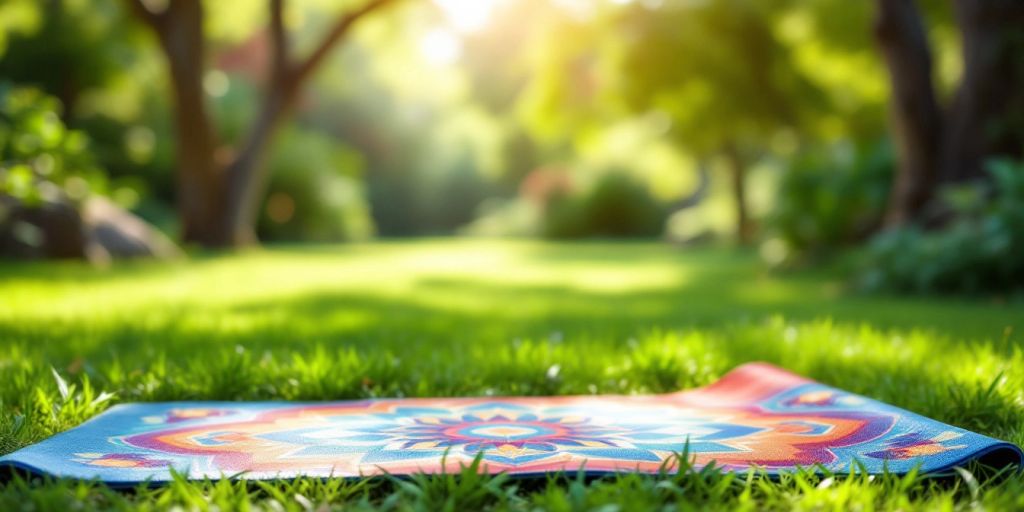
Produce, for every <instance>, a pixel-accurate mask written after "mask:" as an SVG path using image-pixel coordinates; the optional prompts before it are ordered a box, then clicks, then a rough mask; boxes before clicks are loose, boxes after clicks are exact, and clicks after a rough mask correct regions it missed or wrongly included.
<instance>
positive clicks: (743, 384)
mask: <svg viewBox="0 0 1024 512" xmlns="http://www.w3.org/2000/svg"><path fill="white" fill-rule="evenodd" d="M684 447H685V448H687V449H688V450H689V452H688V453H689V456H690V457H692V458H693V460H694V462H695V464H696V465H697V466H698V467H702V466H705V465H707V464H710V463H712V462H714V464H715V465H716V466H718V467H721V468H723V469H725V470H729V471H743V470H747V469H748V468H752V467H755V468H759V469H762V470H764V471H766V472H768V473H771V474H778V473H782V472H787V471H793V470H796V469H798V468H801V467H805V468H806V467H809V466H814V465H818V464H820V465H821V466H822V467H824V468H827V469H828V470H830V471H835V472H840V473H842V472H848V471H851V468H852V465H853V464H856V462H855V461H857V462H859V464H861V465H863V468H865V469H867V470H868V471H870V472H872V473H880V472H883V471H885V470H886V469H888V470H889V471H890V472H893V473H904V472H907V471H909V470H911V469H912V468H915V467H919V468H920V470H922V471H924V472H927V473H937V472H943V471H944V470H948V469H950V468H952V467H953V466H956V465H962V464H965V463H967V462H969V461H971V460H975V459H983V461H985V462H987V463H990V464H993V465H1004V464H1010V463H1017V464H1020V462H1021V458H1022V453H1021V450H1020V449H1019V448H1018V447H1016V446H1014V445H1012V444H1009V443H1005V442H1001V441H998V440H996V439H992V438H989V437H986V436H983V435H980V434H975V433H972V432H969V431H966V430H963V429H960V428H956V427H953V426H950V425H945V424H943V423H940V422H937V421H934V420H930V419H928V418H924V417H922V416H919V415H916V414H913V413H910V412H907V411H904V410H901V409H898V408H896V407H892V406H889V405H886V404H883V403H880V402H877V401H874V400H871V399H868V398H864V397H862V396H857V395H854V394H851V393H847V392H844V391H840V390H838V389H835V388H831V387H828V386H824V385H822V384H818V383H816V382H813V381H810V380H807V379H804V378H802V377H798V376H796V375H793V374H791V373H788V372H786V371H784V370H781V369H778V368H775V367H773V366H769V365H767V364H761V363H753V364H748V365H744V366H741V367H739V368H737V369H735V370H733V371H732V372H730V373H729V374H728V375H726V376H725V377H723V378H722V379H721V380H719V381H718V382H716V383H714V384H712V385H710V386H707V387H704V388H698V389H694V390H690V391H682V392H678V393H671V394H664V395H654V396H570V397H529V398H527V397H516V398H505V397H500V398H499V397H487V398H437V399H396V400H390V399H384V400H359V401H343V402H318V403H293V402H255V403H246V402H178V403H139V404H124V405H118V406H115V407H112V408H111V409H110V410H108V411H107V412H105V413H103V414H101V415H99V416H97V417H96V418H94V419H92V420H90V421H88V422H86V423H84V424H82V425H81V426H78V427H76V428H73V429H71V430H69V431H67V432H64V433H61V434H57V435H55V436H53V437H51V438H49V439H47V440H45V441H42V442H40V443H38V444H35V445H32V446H28V447H26V448H24V449H22V450H19V451H17V452H14V453H12V454H10V455H7V456H5V457H2V458H0V465H9V466H14V467H17V468H21V469H23V470H28V471H30V472H33V473H39V474H48V475H54V476H60V477H70V478H76V479H89V480H92V479H98V480H102V481H104V482H107V483H109V484H112V485H131V484H136V483H139V482H144V481H149V482H154V483H157V482H165V481H167V480H169V479H170V478H171V470H172V468H173V470H175V471H178V472H180V473H182V474H184V475H186V476H187V477H188V478H193V479H198V478H212V479H217V478H227V477H238V478H247V479H274V478H292V477H297V476H311V477H359V476H369V475H377V474H383V473H389V474H393V475H408V474H412V473H420V472H426V473H437V472H441V471H458V470H459V469H460V468H461V467H462V465H468V464H470V463H471V462H472V461H473V459H474V457H476V456H477V455H480V456H481V458H482V459H481V470H483V471H487V472H490V473H498V472H508V473H511V474H514V475H540V474H545V473H550V472H557V471H569V472H577V471H579V470H581V469H582V470H583V471H585V472H586V473H588V474H592V475H597V474H605V473H614V472H626V471H638V472H643V473H657V472H658V471H659V470H661V469H662V468H665V469H669V470H671V469H672V468H673V467H675V466H676V465H677V464H676V462H677V461H678V458H676V457H674V454H678V453H679V452H682V451H683V450H684ZM857 470H859V468H857Z"/></svg>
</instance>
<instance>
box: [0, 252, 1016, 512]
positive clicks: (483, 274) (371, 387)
mask: <svg viewBox="0 0 1024 512" xmlns="http://www.w3.org/2000/svg"><path fill="white" fill-rule="evenodd" d="M1022 328H1024V306H1022V305H1021V304H1004V303H1001V302H999V301H979V300H974V301H967V300H955V299H926V298H896V297H877V296H875V297H868V296H858V295H856V294H851V293H849V292H847V291H845V290H844V288H843V286H842V283H841V282H840V281H838V280H836V279H835V278H834V277H833V276H831V275H829V274H828V273H825V272H815V273H796V274H791V275H777V274H770V273H767V272H765V271H764V270H763V269H762V268H761V267H760V266H759V265H758V263H757V260H756V258H755V257H753V256H752V255H749V254H743V253H738V252H735V251H730V250H726V249H701V250H682V249H677V248H671V247H668V246H663V245H655V244H624V245H615V244H596V243H594V244H574V245H573V244H568V245H551V244H540V243H525V242H523V243H512V242H508V243H496V242H486V243H484V242H469V241H424V242H408V243H382V244H374V245H365V246H339V247H315V248H275V249H268V250H262V251H253V252H249V253H245V254H241V255H233V256H211V257H197V258H194V259H192V260H190V261H187V262H176V263H162V264H161V263H135V264H128V265H123V266H116V267H114V268H111V269H94V268H89V267H85V266H81V265H77V264H4V265H3V266H0V383H2V384H0V453H7V452H10V451H13V450H15V449H17V448H19V447H21V446H24V445H26V444H29V443H32V442H35V441H38V440H40V439H43V438H45V437H47V436H48V435H50V434H53V433H54V432H58V431H61V430H65V429H68V428H71V427H73V426H75V425H77V424H79V423H81V422H82V421H84V420H86V419H87V418H89V417H90V416H92V415H95V414H98V413H99V412H102V410H104V409H105V408H107V407H108V406H110V405H112V404H114V403H116V402H126V401H155V400H187V399H225V400H258V399H286V400H317V399H346V398H363V397H383V396H387V397H401V396H464V395H481V394H495V395H505V394H526V395H550V394H576V393H622V392H625V393H655V392H663V391H672V390H677V389H680V388H686V387H692V386H698V385H702V384H707V383H709V382H711V381H713V380H715V379H716V378H717V377H719V376H721V375H722V374H723V373H725V372H726V371H728V370H729V369H730V368H732V367H734V366H736V365H738V364H740V363H743V362H746V361H752V360H762V361H769V362H772V363H775V364H779V365H781V366H784V367H786V368H788V369H791V370H793V371H796V372H799V373H802V374H804V375H807V376H810V377H812V378H815V379H817V380H820V381H822V382H825V383H828V384H832V385H835V386H839V387H842V388H845V389H847V390H850V391H853V392H857V393H861V394H864V395H867V396H870V397H873V398H877V399H880V400H884V401H886V402H889V403H893V404H895V405H898V406H901V407H905V408H908V409H910V410H913V411H916V412H919V413H921V414H924V415H927V416H930V417H933V418H937V419H939V420H942V421H945V422H949V423H952V424H955V425H959V426H962V427H965V428H968V429H973V430H976V431H979V432H982V433H985V434H989V435H993V436H996V437H1000V438H1004V439H1007V440H1010V441H1013V442H1016V443H1024V351H1022V344H1024V341H1022V340H1024V337H1022V335H1021V334H1020V330H1021V329H1022ZM51 368H53V369H55V370H56V371H57V372H58V373H59V374H60V376H61V378H62V379H64V380H66V381H67V382H68V383H69V384H70V385H71V389H69V390H67V391H68V394H67V396H66V397H65V396H62V393H61V390H60V389H59V387H58V383H57V381H56V379H55V378H54V375H53V373H52V372H51ZM554 368H557V371H555V370H554ZM102 393H112V394H113V396H112V397H109V395H102ZM108 397H109V398H108ZM324 504H329V505H331V506H338V507H343V506H347V507H355V508H364V507H383V508H391V509H424V510H434V509H441V508H446V507H447V508H448V509H449V510H466V509H476V508H482V507H488V506H493V507H497V508H515V509H535V508H549V509H555V510H583V509H600V510H614V509H615V508H614V506H615V505H618V506H619V508H621V509H646V508H660V507H666V506H668V507H681V508H706V507H710V508H720V509H728V510H733V509H742V508H747V509H763V508H775V509H790V508H802V509H815V510H819V509H837V510H848V509H853V508H860V509H864V510H869V509H876V508H880V509H911V508H917V507H920V508H936V509H947V510H948V509H951V508H952V509H968V508H974V507H987V508H990V509H993V510H995V509H1007V508H1021V507H1024V481H1022V480H1021V479H1020V478H1018V477H1010V478H1006V479H1002V480H999V481H996V480H980V481H970V480H963V479H960V480H957V481H953V482H934V481H929V480H923V479H920V478H916V477H912V478H894V477H884V478H877V479H874V480H869V479H868V478H866V477H849V478H842V477H837V478H828V479H823V478H821V477H816V476H812V475H796V476H793V477H789V478H783V479H782V480H781V481H777V482H775V481H770V480H767V479H764V478H759V477H750V476H749V475H721V474H713V473H704V474H686V475H676V476H664V477H640V476H636V475H624V476H620V477H616V478H608V479H601V480H596V481H588V480H585V479H580V478H576V477H575V476H573V475H569V476H564V477H557V478H553V479H552V480H551V481H516V480H512V479H507V478H504V477H477V476H476V475H473V474H471V473H466V474H463V475H461V476H450V475H449V476H445V477H422V478H416V479H413V480H412V481H391V480H386V479H385V480H381V479H375V480H367V481H362V482H343V481H317V480H298V481H293V482H273V483H259V484H245V483H239V482H218V483H187V482H183V481H182V482H176V483H174V484H172V485H169V486H166V487H163V488H159V489H152V490H146V489H138V490H136V491H134V492H127V493H126V492H115V491H111V490H108V489H106V488H104V487H102V486H98V485H94V484H87V483H74V482H65V481H46V480H38V479H36V480H30V481H26V480H21V479H15V480H12V481H10V482H8V483H6V484H0V510H11V509H20V508H26V509H31V508H34V509H35V510H50V509H56V510H61V509H64V510H77V509H80V508H82V507H85V508H94V507H96V508H107V507H113V508H133V507H146V508H156V509H165V508H173V507H175V506H181V507H183V508H184V509H186V510H187V509H193V508H195V509H201V510H203V509H212V508H220V509H221V510H227V509H234V508H238V507H243V506H251V507H253V508H261V509H266V510H278V509H281V508H284V509H289V510H304V509H318V508H319V507H320V506H321V505H324Z"/></svg>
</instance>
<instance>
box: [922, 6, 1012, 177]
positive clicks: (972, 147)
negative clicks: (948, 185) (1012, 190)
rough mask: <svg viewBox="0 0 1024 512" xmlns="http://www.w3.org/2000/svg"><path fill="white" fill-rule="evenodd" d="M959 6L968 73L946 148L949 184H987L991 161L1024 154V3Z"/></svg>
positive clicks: (965, 72) (944, 156) (953, 107)
mask: <svg viewBox="0 0 1024 512" xmlns="http://www.w3.org/2000/svg"><path fill="white" fill-rule="evenodd" d="M954 5H955V8H956V18H957V22H958V24H959V25H960V31H961V34H962V35H963V63H964V69H963V76H962V78H961V81H960V87H959V89H958V90H957V93H956V96H955V98H954V100H953V104H952V105H951V108H950V112H949V117H948V123H947V130H946V134H945V138H944V141H943V144H942V153H941V155H942V167H941V175H942V179H943V181H944V182H964V181H970V180H974V179H985V178H986V175H985V171H984V162H985V159H986V158H990V157H993V156H1015V157H1019V156H1021V152H1022V151H1024V1H1021V0H957V1H956V2H955V3H954Z"/></svg>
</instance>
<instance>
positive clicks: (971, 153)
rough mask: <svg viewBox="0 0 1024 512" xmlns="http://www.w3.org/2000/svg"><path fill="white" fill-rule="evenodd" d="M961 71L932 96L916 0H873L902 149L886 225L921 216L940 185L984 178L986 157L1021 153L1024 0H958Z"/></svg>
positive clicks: (896, 135) (898, 144)
mask: <svg viewBox="0 0 1024 512" xmlns="http://www.w3.org/2000/svg"><path fill="white" fill-rule="evenodd" d="M953 6H954V11H955V15H956V20H957V24H958V25H959V29H960V32H961V36H962V41H963V42H962V46H963V51H962V56H961V58H962V60H963V75H962V76H961V78H960V84H959V88H958V90H957V92H956V94H955V96H954V99H953V101H952V103H951V104H950V105H948V106H947V107H946V108H945V109H943V106H942V105H940V103H939V102H938V100H937V99H936V94H935V85H934V82H933V76H932V65H931V62H932V57H931V47H930V44H929V41H928V38H927V34H926V32H925V30H924V22H923V21H922V16H921V13H920V12H919V11H918V9H917V6H916V4H915V2H914V0H877V1H876V14H877V17H876V21H875V36H876V39H877V41H878V44H879V47H880V48H881V51H882V53H883V55H884V56H885V60H886V64H887V66H888V69H889V78H890V84H891V88H892V95H891V101H890V104H891V107H890V110H891V118H892V130H893V137H894V139H895V141H896V147H897V149H898V155H899V168H898V170H897V172H896V174H895V181H894V183H893V191H892V195H891V198H890V203H889V208H888V213H887V215H886V223H887V224H888V225H889V226H895V225H900V224H904V223H907V222H910V221H913V220H917V219H921V218H922V217H923V216H924V215H926V214H927V212H926V207H927V205H928V204H929V202H930V201H931V199H932V198H933V197H934V195H935V191H936V190H937V189H938V188H939V186H940V185H941V184H944V183H954V182H963V181H969V180H978V179H985V173H984V161H985V160H986V159H987V158H990V157H992V156H997V155H998V156H1020V155H1021V152H1022V151H1024V60H1022V59H1021V58H1020V56H1021V55H1022V54H1024V2H1020V1H1018V0H955V1H954V2H953Z"/></svg>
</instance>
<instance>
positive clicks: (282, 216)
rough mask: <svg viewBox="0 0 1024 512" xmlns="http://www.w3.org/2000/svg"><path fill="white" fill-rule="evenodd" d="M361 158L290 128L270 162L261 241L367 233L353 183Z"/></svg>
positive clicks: (364, 209)
mask: <svg viewBox="0 0 1024 512" xmlns="http://www.w3.org/2000/svg"><path fill="white" fill-rule="evenodd" d="M362 167H363V164H362V158H361V157H360V156H359V154H358V153H356V152H355V151H353V150H351V149H349V148H347V147H345V146H344V145H343V144H341V143H340V142H339V141H337V140H335V139H332V138H330V137H327V136H325V135H321V134H319V133H313V132H306V131H300V130H298V129H291V130H288V131H286V132H284V133H282V134H281V137H280V139H279V140H278V143H277V144H276V145H275V147H274V154H273V157H272V158H271V161H270V184H269V187H268V193H267V198H266V201H265V203H264V208H263V211H262V215H261V218H260V222H259V227H258V232H259V236H260V238H261V239H264V240H271V241H274V240H276V241H304V242H338V241H351V240H360V239H365V238H368V237H370V236H372V235H373V231H374V228H373V221H372V220H371V218H370V212H369V207H368V205H367V204H366V200H365V198H364V197H363V189H362V186H361V184H360V181H359V179H358V175H359V173H360V172H361V171H362Z"/></svg>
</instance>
